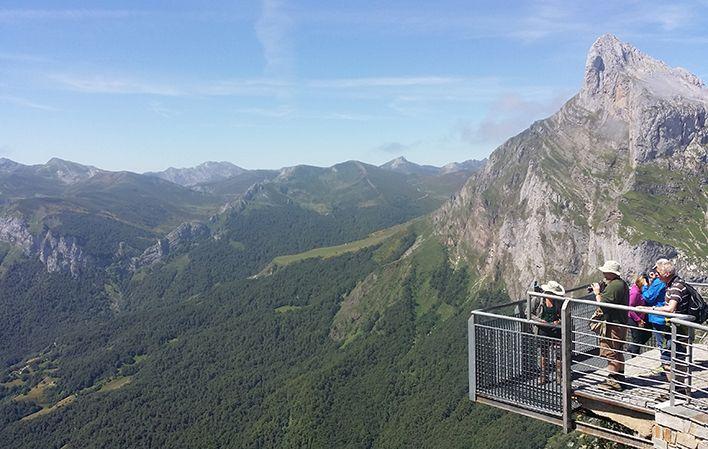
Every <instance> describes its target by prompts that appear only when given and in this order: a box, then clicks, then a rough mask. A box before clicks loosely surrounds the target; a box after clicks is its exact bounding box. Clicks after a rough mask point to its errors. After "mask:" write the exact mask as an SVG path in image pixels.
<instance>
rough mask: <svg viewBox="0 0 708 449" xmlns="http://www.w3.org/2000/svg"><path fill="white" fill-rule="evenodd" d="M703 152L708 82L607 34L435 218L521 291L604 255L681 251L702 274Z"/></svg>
mask: <svg viewBox="0 0 708 449" xmlns="http://www.w3.org/2000/svg"><path fill="white" fill-rule="evenodd" d="M706 161H708V89H706V88H704V87H703V84H702V83H701V82H700V80H698V78H697V77H695V76H694V75H692V74H690V73H688V72H687V71H686V70H684V69H680V68H671V67H669V66H667V65H666V64H664V63H663V62H661V61H659V60H657V59H654V58H651V57H649V56H647V55H645V54H644V53H642V52H641V51H639V50H637V49H636V48H634V47H633V46H631V45H629V44H626V43H623V42H621V41H620V40H619V39H617V38H616V37H615V36H612V35H604V36H601V37H600V38H599V39H597V41H595V43H594V44H593V45H592V47H591V48H590V51H589V53H588V56H587V67H586V70H585V75H584V83H583V87H582V89H581V91H580V93H579V94H578V95H576V96H574V97H573V98H572V99H571V100H569V101H568V102H567V103H566V104H565V105H564V106H563V107H562V108H561V110H560V111H559V112H558V113H557V114H554V115H553V116H551V117H549V118H548V119H545V120H541V121H539V122H536V123H535V124H533V125H532V126H531V127H530V128H528V129H527V130H525V131H523V132H522V133H520V134H518V135H517V136H514V137H512V138H510V139H509V140H508V141H506V142H505V143H504V144H502V145H501V146H500V147H499V148H497V149H496V150H495V151H494V152H493V153H492V155H491V156H490V158H489V162H488V164H487V165H486V167H485V168H484V169H483V170H482V171H480V172H478V173H477V174H476V175H473V176H472V178H471V179H470V181H469V182H468V183H467V184H466V185H465V187H464V188H463V189H462V190H461V191H460V192H459V193H458V194H457V195H456V196H455V197H454V198H453V199H452V200H451V201H449V202H448V203H447V204H445V205H444V206H443V207H442V208H441V209H440V210H439V211H438V212H437V213H436V214H435V215H434V216H433V219H434V221H435V222H436V230H437V232H438V234H439V235H440V236H442V238H443V241H444V242H445V243H446V244H447V245H448V246H449V248H450V254H451V258H452V259H453V261H456V260H461V259H466V260H468V261H470V262H473V263H474V264H475V265H476V266H478V267H480V272H481V274H483V275H489V276H491V277H493V278H497V279H501V280H503V281H504V283H505V284H506V285H507V287H508V288H509V291H511V292H513V293H514V294H520V293H521V292H522V291H523V290H524V289H525V288H526V286H527V285H528V283H529V282H530V281H531V280H533V279H546V278H550V277H552V278H554V279H560V280H561V281H562V282H566V283H567V282H576V281H577V280H578V279H579V278H582V277H587V278H591V277H592V276H595V275H596V274H597V266H599V265H600V264H601V263H602V261H604V260H606V259H613V260H619V261H620V262H621V263H622V266H623V269H625V270H627V272H629V271H634V272H636V271H640V270H642V269H645V267H646V266H649V264H650V263H651V262H652V261H653V260H655V259H656V258H658V257H660V256H661V257H674V256H677V257H678V258H679V259H680V260H682V262H681V263H682V264H683V267H682V268H681V269H682V270H684V274H685V275H687V276H690V275H696V274H697V273H699V272H704V271H705V269H706V264H705V254H706V250H708V247H707V246H706V244H705V242H706V239H705V231H704V230H705V229H706V227H705V226H706V223H705V218H704V217H705V210H706V196H705V193H704V189H705V184H706V171H705V167H706ZM669 210H671V211H672V212H671V213H668V212H667V211H669ZM669 217H670V219H669ZM679 223H680V224H679ZM691 267H692V268H691Z"/></svg>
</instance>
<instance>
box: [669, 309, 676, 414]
mask: <svg viewBox="0 0 708 449" xmlns="http://www.w3.org/2000/svg"><path fill="white" fill-rule="evenodd" d="M669 321H670V320H669ZM669 377H670V379H671V381H670V382H669V404H670V405H671V406H674V405H676V324H675V323H674V322H671V375H670V376H669Z"/></svg>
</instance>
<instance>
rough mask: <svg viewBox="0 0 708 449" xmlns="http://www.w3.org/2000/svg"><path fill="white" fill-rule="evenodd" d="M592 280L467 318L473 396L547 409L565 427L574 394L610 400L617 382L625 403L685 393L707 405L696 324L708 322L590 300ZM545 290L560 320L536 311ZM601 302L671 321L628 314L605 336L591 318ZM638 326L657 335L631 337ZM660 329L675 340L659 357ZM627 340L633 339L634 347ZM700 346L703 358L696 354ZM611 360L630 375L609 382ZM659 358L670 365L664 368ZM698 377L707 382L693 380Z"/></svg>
mask: <svg viewBox="0 0 708 449" xmlns="http://www.w3.org/2000/svg"><path fill="white" fill-rule="evenodd" d="M691 284H692V285H693V286H695V287H697V288H703V287H708V284H698V283H691ZM586 287H587V286H580V287H576V288H574V289H571V290H568V291H567V293H566V296H556V295H550V294H546V293H537V292H528V297H527V299H525V300H521V301H515V302H512V303H508V304H501V305H497V306H493V307H488V308H486V309H481V310H475V311H473V312H472V314H471V316H470V319H469V321H468V339H469V342H468V350H469V374H470V376H469V382H470V385H469V391H470V399H472V400H480V401H487V402H488V401H492V402H494V403H501V404H505V406H506V407H507V408H509V407H511V408H510V409H515V408H520V409H523V410H526V411H529V412H531V414H532V416H536V417H541V419H543V416H546V417H549V418H550V419H551V420H557V421H552V422H557V423H559V424H562V425H563V428H564V430H566V431H569V430H570V429H572V428H573V424H574V423H573V418H572V415H573V411H574V409H576V408H577V407H578V406H579V404H578V403H576V402H574V399H576V398H578V397H579V396H581V395H582V394H586V395H589V396H590V397H596V398H600V399H602V400H606V401H607V402H610V403H611V402H612V401H613V394H619V392H617V391H616V390H615V388H616V387H617V385H619V386H620V389H621V390H622V393H621V394H622V397H621V400H617V399H616V397H615V399H614V400H615V402H616V403H617V404H618V405H620V406H625V407H628V408H633V409H637V410H643V411H649V412H651V411H652V410H653V408H654V407H655V406H656V405H657V404H658V403H660V402H662V401H669V403H670V404H671V405H674V404H675V403H676V401H678V400H682V401H684V403H685V404H686V405H687V406H689V407H697V408H700V409H704V410H708V348H707V347H706V345H705V344H700V343H698V342H696V332H699V333H704V334H706V335H708V326H704V325H700V324H696V323H694V322H693V317H692V316H690V315H680V314H676V313H668V312H662V311H657V310H648V309H647V308H641V307H629V306H621V305H615V304H608V303H599V302H596V301H594V300H588V299H585V298H587V297H588V295H587V293H586V290H585V289H586ZM570 294H574V295H576V296H580V297H570V296H569V295H570ZM544 298H550V299H552V300H553V301H558V302H560V303H562V307H561V319H560V326H557V325H553V324H549V323H545V322H542V321H539V320H538V319H536V318H534V317H533V316H532V314H531V310H532V302H533V300H534V299H538V300H544ZM524 304H525V305H526V310H525V313H524V312H522V311H521V306H522V305H524ZM600 306H601V309H602V310H603V311H605V313H607V311H608V310H610V309H615V310H621V311H622V312H623V313H624V312H629V311H635V312H637V313H643V314H646V313H650V314H652V315H657V316H662V317H664V318H665V319H666V323H667V324H666V326H667V327H666V328H658V329H652V330H648V329H646V328H639V327H638V326H636V325H633V322H631V320H627V321H628V323H627V324H625V323H612V326H614V328H610V329H611V331H612V334H609V335H608V334H605V335H603V336H599V335H597V334H596V333H594V332H593V331H591V330H590V323H592V322H600V321H599V320H596V319H593V318H592V315H593V313H594V312H595V310H596V309H598V307H600ZM630 323H632V324H630ZM633 332H635V333H636V332H652V334H653V336H652V337H651V339H648V340H647V341H646V342H644V343H637V342H634V341H633V340H631V339H630V338H629V336H631V333H633ZM645 337H646V336H645ZM656 337H663V338H660V340H664V341H670V345H669V346H668V347H665V348H663V353H664V354H663V356H664V362H661V361H660V359H659V358H658V354H657V351H656V349H657V346H656ZM627 345H633V346H634V347H633V348H631V349H632V351H629V350H628V349H630V348H628V347H627ZM609 346H611V348H612V351H609V350H608V349H609ZM602 348H604V349H602ZM601 349H602V350H601ZM650 351H652V352H650ZM697 351H699V352H701V355H702V357H701V360H697V359H696V358H695V355H696V352H697ZM608 362H613V365H615V366H616V365H617V363H619V364H620V366H621V367H623V368H624V375H623V376H620V375H617V374H616V373H613V377H614V380H615V381H616V382H617V384H615V385H614V386H609V385H608V384H607V382H606V378H607V375H608V374H610V372H609V371H608ZM659 363H665V364H666V365H667V367H666V368H667V369H666V370H665V372H660V371H661V370H660V369H659V367H660V366H663V365H659ZM696 378H700V380H701V383H700V384H696V383H694V382H693V381H694V379H696ZM613 387H614V388H613ZM615 396H616V395H615ZM526 414H528V413H526Z"/></svg>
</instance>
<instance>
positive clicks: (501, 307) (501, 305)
mask: <svg viewBox="0 0 708 449" xmlns="http://www.w3.org/2000/svg"><path fill="white" fill-rule="evenodd" d="M525 302H526V300H525V299H520V300H518V301H514V302H506V303H504V304H495V305H493V306H489V307H484V308H482V309H475V310H473V311H472V312H475V311H482V312H489V311H490V310H496V309H503V308H504V307H511V306H516V305H519V304H523V303H525Z"/></svg>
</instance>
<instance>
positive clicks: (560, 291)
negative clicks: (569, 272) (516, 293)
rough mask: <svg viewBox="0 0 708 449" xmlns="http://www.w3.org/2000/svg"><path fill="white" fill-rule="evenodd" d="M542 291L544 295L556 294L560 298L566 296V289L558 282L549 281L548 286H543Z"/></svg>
mask: <svg viewBox="0 0 708 449" xmlns="http://www.w3.org/2000/svg"><path fill="white" fill-rule="evenodd" d="M541 290H543V292H544V293H554V294H556V295H558V296H563V295H565V289H564V288H563V286H562V285H560V284H559V283H558V282H556V281H548V283H547V284H543V285H541Z"/></svg>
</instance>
